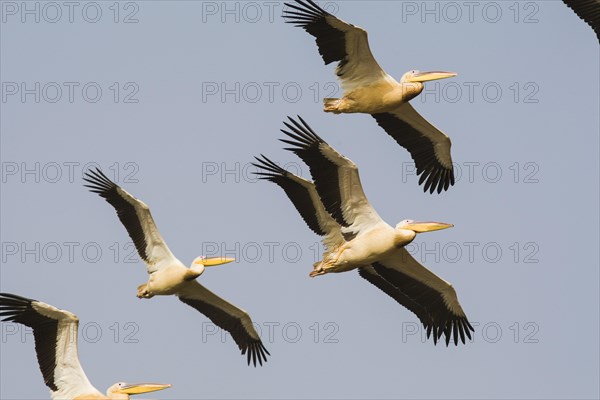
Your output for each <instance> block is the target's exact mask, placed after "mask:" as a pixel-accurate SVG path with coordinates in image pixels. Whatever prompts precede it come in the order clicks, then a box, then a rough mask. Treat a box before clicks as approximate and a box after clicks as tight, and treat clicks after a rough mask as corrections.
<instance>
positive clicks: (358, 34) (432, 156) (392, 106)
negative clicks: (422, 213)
mask: <svg viewBox="0 0 600 400" xmlns="http://www.w3.org/2000/svg"><path fill="white" fill-rule="evenodd" d="M286 5H287V6H288V7H289V8H290V9H286V10H284V14H283V17H284V18H285V20H286V22H288V23H291V24H294V25H295V26H298V27H301V28H303V29H304V30H305V31H306V32H308V33H309V34H311V35H312V36H314V37H315V38H316V42H317V46H318V48H319V53H320V54H321V56H322V57H323V61H325V64H329V63H332V62H334V61H338V65H337V68H336V74H337V76H338V78H339V79H340V81H341V85H342V89H343V90H344V95H343V97H342V98H341V99H331V98H326V99H324V100H323V101H324V104H325V108H324V111H325V112H332V113H335V114H339V113H366V114H371V115H372V116H373V118H375V120H376V121H377V123H378V124H379V125H380V126H381V127H382V128H383V129H384V130H385V131H386V132H387V133H388V134H389V135H390V136H391V137H392V138H394V140H396V142H398V144H399V145H400V146H402V147H404V148H406V150H408V151H409V152H410V155H411V156H412V158H413V160H414V162H415V166H416V168H417V175H421V177H420V178H419V185H421V184H423V182H425V186H424V187H423V190H424V191H425V192H427V190H429V192H430V193H433V192H434V191H435V190H436V189H437V192H438V193H441V191H442V190H448V188H449V187H450V185H454V168H453V166H452V157H451V156H450V146H451V142H450V138H449V137H448V136H446V135H445V134H444V133H442V132H441V131H440V130H438V129H437V128H436V127H435V126H433V125H432V124H430V123H429V122H427V120H426V119H425V118H423V117H422V116H421V115H420V114H419V113H418V112H417V111H416V110H415V109H414V108H413V106H412V105H410V103H409V102H408V101H409V100H411V99H412V98H414V97H415V96H418V95H419V94H420V93H421V92H422V91H423V88H424V82H427V81H432V80H436V79H444V78H450V77H453V76H456V74H455V73H453V72H444V71H430V72H420V71H417V70H413V71H409V72H407V73H405V74H404V75H403V76H402V78H401V79H400V82H398V81H396V80H395V79H394V78H392V77H391V76H390V75H388V74H387V73H386V72H385V71H384V70H383V69H381V67H380V66H379V64H377V61H376V60H375V58H374V57H373V54H371V49H370V48H369V41H368V39H367V31H365V30H364V29H361V28H359V27H358V26H354V25H352V24H349V23H347V22H344V21H342V20H341V19H338V18H336V17H334V16H333V15H331V14H329V13H328V12H327V11H325V10H323V9H322V8H321V7H319V6H318V5H317V4H315V3H314V2H313V1H312V0H306V1H302V0H296V4H289V3H286Z"/></svg>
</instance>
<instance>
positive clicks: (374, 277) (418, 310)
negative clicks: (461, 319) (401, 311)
mask: <svg viewBox="0 0 600 400" xmlns="http://www.w3.org/2000/svg"><path fill="white" fill-rule="evenodd" d="M358 274H359V275H360V276H361V277H362V278H364V279H366V280H367V281H369V282H370V283H372V284H373V285H375V286H377V287H378V288H379V289H381V291H382V292H384V293H385V294H387V295H388V296H390V297H391V298H393V299H394V300H396V301H397V302H398V304H400V305H401V306H403V307H406V309H408V311H410V312H412V313H413V314H415V315H416V316H417V317H419V319H420V320H421V322H422V323H423V326H424V327H425V328H428V327H431V326H433V320H432V319H431V316H430V315H429V313H428V312H427V309H426V308H425V307H423V306H422V305H420V304H419V303H416V302H415V301H413V299H411V298H410V297H408V296H407V295H406V294H405V293H403V292H401V291H400V290H398V288H397V287H396V286H394V285H392V284H391V283H390V282H388V281H387V280H385V278H383V277H382V276H381V275H379V274H378V273H377V271H376V270H375V268H374V267H373V266H372V265H369V266H366V267H361V268H358ZM429 329H431V328H429Z"/></svg>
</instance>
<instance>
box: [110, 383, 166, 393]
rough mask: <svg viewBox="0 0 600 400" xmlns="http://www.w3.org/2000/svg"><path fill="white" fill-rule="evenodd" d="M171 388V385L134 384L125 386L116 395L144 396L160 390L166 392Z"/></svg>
mask: <svg viewBox="0 0 600 400" xmlns="http://www.w3.org/2000/svg"><path fill="white" fill-rule="evenodd" d="M170 387H171V384H170V383H166V384H163V383H132V384H130V385H126V386H123V387H122V388H121V389H119V390H116V391H115V393H120V394H127V395H132V394H142V393H150V392H156V391H158V390H164V389H168V388H170Z"/></svg>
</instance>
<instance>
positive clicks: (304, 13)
mask: <svg viewBox="0 0 600 400" xmlns="http://www.w3.org/2000/svg"><path fill="white" fill-rule="evenodd" d="M294 1H295V3H283V5H284V6H286V7H289V8H291V9H292V10H296V11H290V10H286V9H284V10H283V14H282V17H283V18H284V19H285V20H286V22H288V23H296V24H298V26H301V27H304V26H306V25H310V24H312V23H315V22H318V21H319V20H320V19H321V18H325V17H327V16H330V15H331V14H329V13H328V12H327V11H325V10H324V9H322V8H321V7H319V5H318V4H317V3H315V2H314V1H312V0H305V1H306V3H305V2H304V1H302V0H294ZM307 3H308V4H307Z"/></svg>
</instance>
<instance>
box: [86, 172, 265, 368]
mask: <svg viewBox="0 0 600 400" xmlns="http://www.w3.org/2000/svg"><path fill="white" fill-rule="evenodd" d="M83 179H84V181H86V182H87V183H88V184H86V185H84V186H86V187H87V188H89V189H90V191H91V192H93V193H97V194H98V195H100V196H101V197H103V198H104V199H105V200H106V201H107V202H108V203H109V204H110V205H111V206H113V207H114V208H115V211H116V212H117V216H118V217H119V219H120V220H121V223H122V224H123V225H124V226H125V229H126V230H127V233H128V234H129V237H130V238H131V240H132V241H133V243H134V245H135V247H136V249H137V252H138V254H139V256H140V258H141V259H142V260H144V262H145V263H146V269H147V271H148V274H149V277H148V281H147V282H146V283H144V284H142V285H140V286H138V290H137V297H138V298H140V299H150V298H152V297H154V296H170V295H175V296H177V297H178V298H179V300H181V301H182V302H183V303H185V304H187V305H189V306H191V307H193V308H194V309H196V310H197V311H199V312H201V313H202V314H204V315H206V316H207V317H208V318H210V320H211V321H212V322H213V323H215V325H217V326H218V327H220V328H221V329H224V330H226V331H228V332H229V333H230V334H231V337H232V338H233V339H234V341H235V342H236V344H237V345H238V347H239V349H240V350H241V352H242V354H247V360H248V365H250V363H251V362H252V363H253V364H254V366H256V362H257V361H258V363H259V364H260V365H262V363H263V361H265V362H266V361H267V355H268V354H269V352H268V351H267V349H266V348H265V347H264V345H263V344H262V341H261V339H260V336H259V335H258V332H257V331H256V329H254V326H253V324H252V320H251V319H250V316H249V315H248V313H247V312H246V311H244V310H242V309H240V308H238V307H236V306H235V305H233V304H231V303H229V302H228V301H226V300H224V299H222V298H221V297H219V296H217V295H216V294H214V293H212V292H211V291H209V290H208V289H206V288H205V287H204V286H202V285H200V283H198V282H197V281H196V278H198V277H199V276H200V275H202V273H204V270H205V267H210V266H214V265H221V264H226V263H230V262H232V261H234V259H233V258H218V257H217V258H205V257H196V258H195V259H194V261H193V262H192V265H191V266H190V268H187V267H186V266H185V265H184V264H183V263H182V262H181V261H179V259H178V258H177V257H175V256H174V255H173V253H172V252H171V250H170V249H169V247H168V246H167V244H166V243H165V241H164V240H163V238H162V236H161V234H160V232H159V231H158V228H157V227H156V223H155V222H154V218H152V214H151V213H150V208H149V207H148V206H147V205H146V204H145V203H144V202H143V201H141V200H139V199H136V198H135V197H133V196H132V195H131V194H129V193H127V192H126V191H125V190H123V189H122V188H121V187H120V186H118V185H117V184H116V183H114V182H112V181H111V180H110V179H108V177H107V176H106V175H104V173H103V172H102V171H101V170H100V169H96V170H95V171H93V170H89V171H87V172H86V173H85V177H84V178H83Z"/></svg>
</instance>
